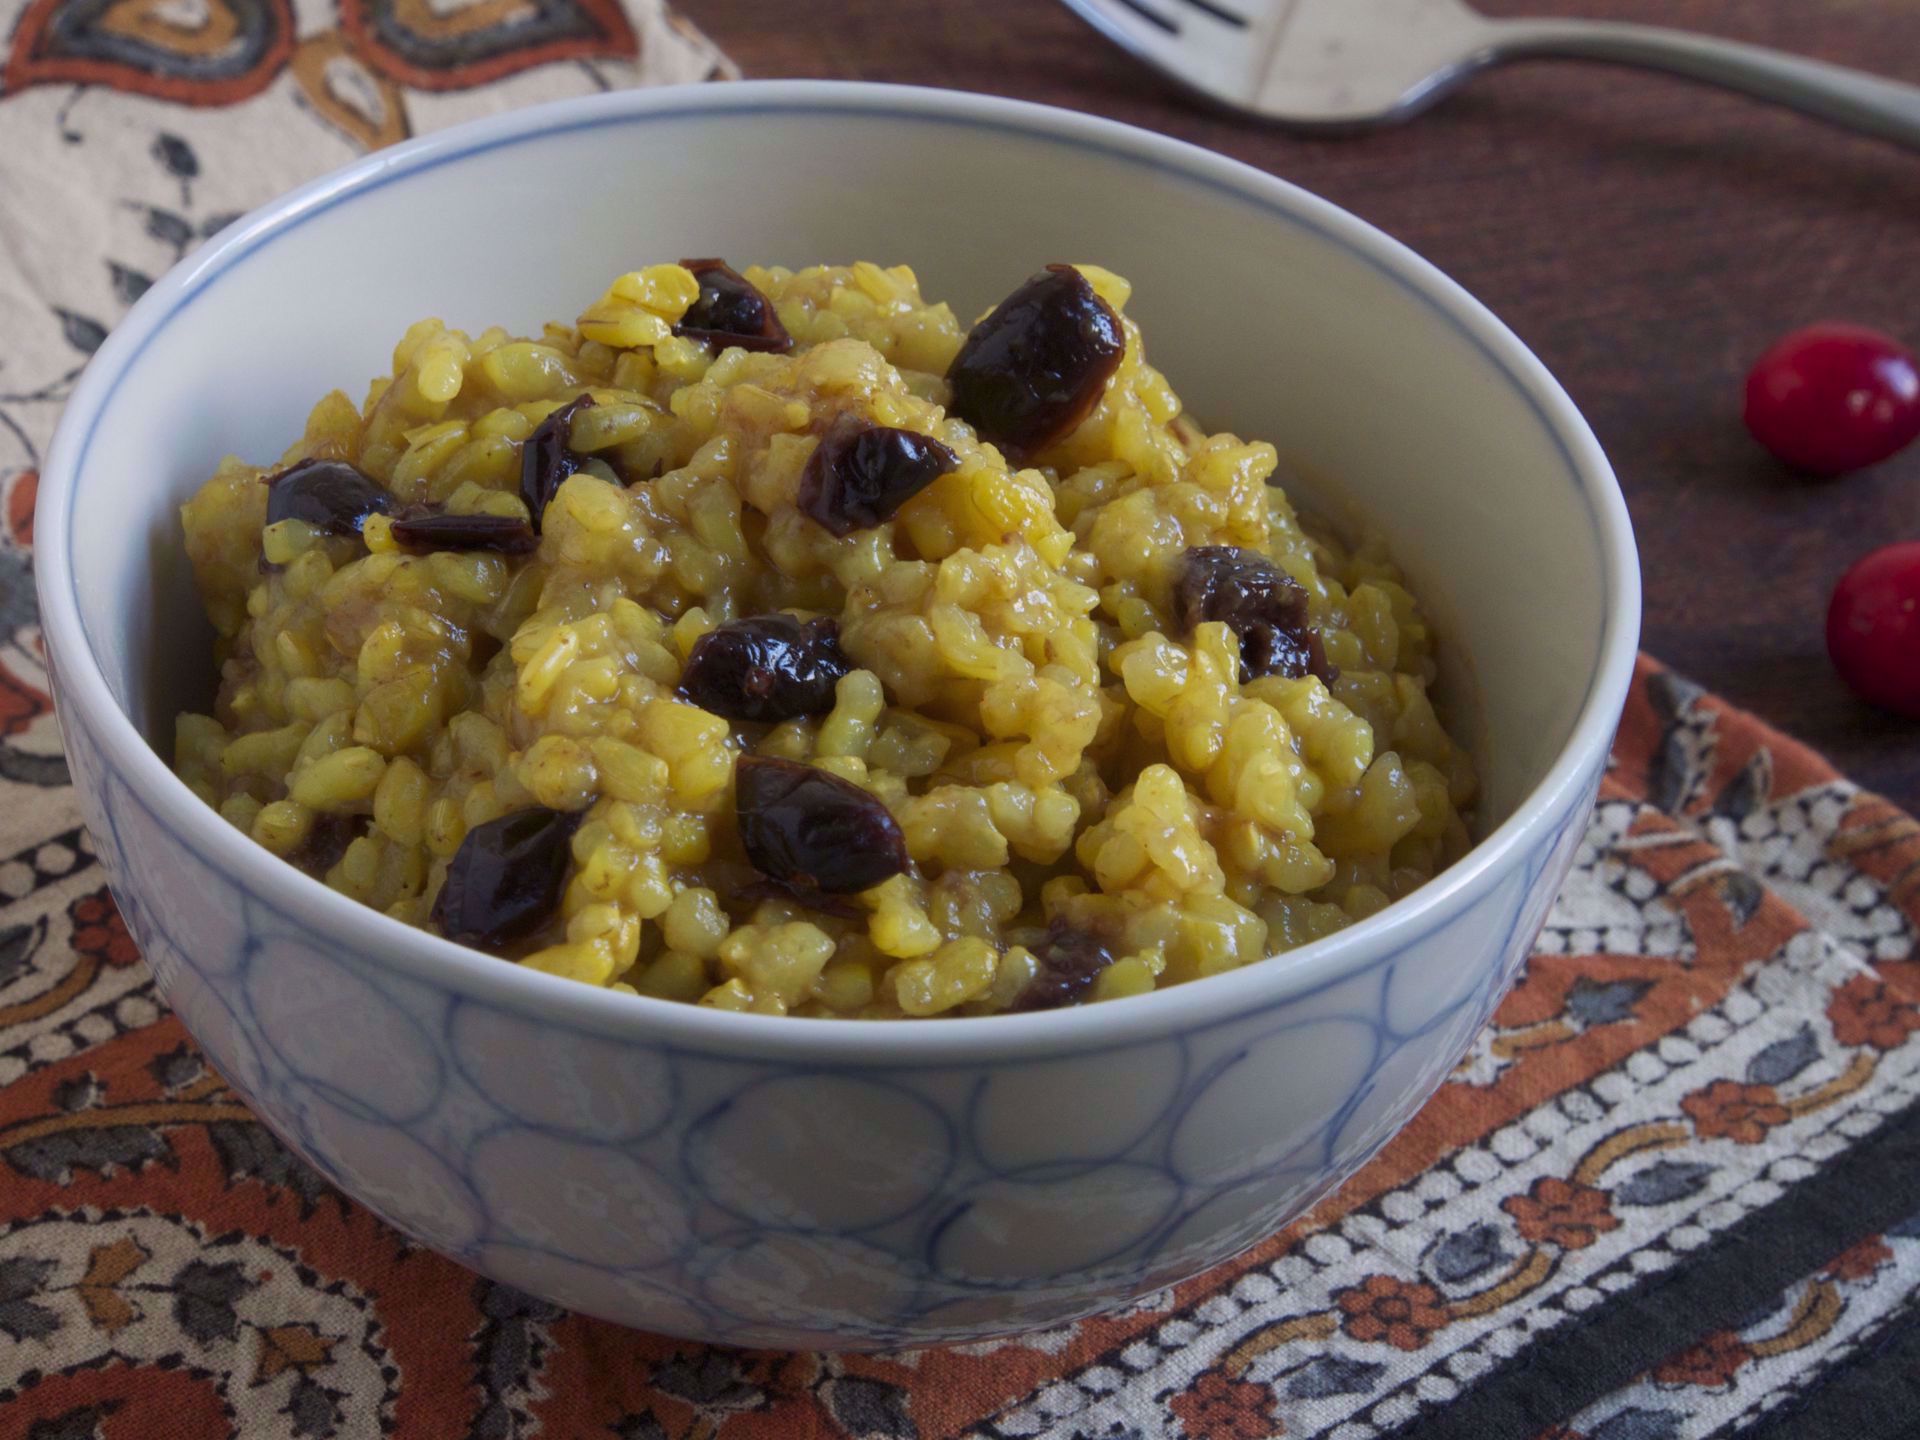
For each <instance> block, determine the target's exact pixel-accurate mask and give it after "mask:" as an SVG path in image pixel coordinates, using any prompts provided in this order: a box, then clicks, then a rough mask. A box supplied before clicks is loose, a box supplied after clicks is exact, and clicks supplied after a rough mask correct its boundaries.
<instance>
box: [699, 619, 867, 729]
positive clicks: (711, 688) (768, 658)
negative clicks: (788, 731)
mask: <svg viewBox="0 0 1920 1440" xmlns="http://www.w3.org/2000/svg"><path fill="white" fill-rule="evenodd" d="M852 669H853V662H852V661H850V660H848V659H847V657H846V655H845V654H843V653H842V652H841V649H840V625H839V622H837V621H834V620H826V619H821V620H807V621H800V620H796V619H794V618H793V616H791V615H754V616H751V617H749V618H747V619H745V620H729V621H727V622H726V623H725V624H724V625H719V626H716V627H715V628H713V629H712V630H709V631H708V632H707V633H706V634H705V635H702V636H701V637H700V638H699V639H698V640H697V641H695V642H694V646H693V649H692V651H691V652H690V653H689V654H688V655H687V668H686V670H685V671H684V672H682V674H681V676H680V693H681V694H682V695H685V696H686V697H687V699H689V700H691V701H692V702H693V703H694V704H696V705H698V706H699V707H700V708H701V709H702V710H710V711H712V712H713V713H714V714H715V715H724V716H725V717H726V718H727V719H729V720H758V721H766V722H769V723H774V724H777V723H778V722H780V721H782V720H791V719H793V718H794V717H795V716H796V715H819V714H822V713H824V712H826V711H828V710H831V709H832V708H833V687H834V686H835V685H837V684H838V683H839V682H840V677H841V676H843V675H845V674H847V673H848V672H849V671H850V670H852Z"/></svg>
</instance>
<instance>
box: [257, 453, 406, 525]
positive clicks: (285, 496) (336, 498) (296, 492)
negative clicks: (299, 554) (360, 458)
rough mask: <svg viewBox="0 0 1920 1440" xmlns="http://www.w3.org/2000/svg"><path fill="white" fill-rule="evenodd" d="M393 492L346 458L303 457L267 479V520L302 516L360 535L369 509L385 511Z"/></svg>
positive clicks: (375, 512)
mask: <svg viewBox="0 0 1920 1440" xmlns="http://www.w3.org/2000/svg"><path fill="white" fill-rule="evenodd" d="M392 508H393V497H392V496H391V495H389V494H387V492H386V491H385V490H382V489H381V488H380V482H379V481H378V480H375V479H374V478H373V477H372V476H371V475H369V474H367V473H366V472H365V471H364V470H361V469H359V468H357V467H356V466H353V465H349V464H348V463H347V462H346V461H344V460H302V461H300V462H299V463H298V464H297V465H291V466H289V467H288V468H287V469H285V470H282V471H281V472H280V473H279V474H278V475H275V476H274V477H273V478H272V479H271V480H269V481H268V482H267V523H268V524H269V525H273V524H277V523H278V522H279V521H282V520H301V521H304V522H305V523H306V524H308V525H311V526H312V527H313V528H314V529H316V530H318V531H319V532H320V533H321V534H323V535H358V534H359V533H360V527H361V526H363V525H365V524H366V523H367V516H369V515H385V514H386V513H387V512H388V511H389V510H391V509H392Z"/></svg>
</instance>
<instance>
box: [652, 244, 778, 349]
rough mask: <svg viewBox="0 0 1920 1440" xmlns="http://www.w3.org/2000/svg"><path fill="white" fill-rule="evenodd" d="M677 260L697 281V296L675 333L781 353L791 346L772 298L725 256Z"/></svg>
mask: <svg viewBox="0 0 1920 1440" xmlns="http://www.w3.org/2000/svg"><path fill="white" fill-rule="evenodd" d="M680 263H681V265H682V266H684V267H685V268H686V269H688V270H691V271H692V272H693V278H694V279H696V280H698V281H699V282H700V298H699V299H698V300H696V301H694V302H693V304H692V306H691V307H690V308H689V309H688V310H687V313H686V314H685V315H682V316H681V317H680V323H679V324H678V325H676V326H674V327H673V333H674V334H676V335H684V336H685V337H686V338H687V339H689V340H697V341H699V342H700V343H701V344H702V345H712V346H714V347H716V348H718V349H722V350H724V349H725V348H726V347H727V346H729V345H738V346H739V347H740V348H741V349H742V350H768V351H777V352H781V353H784V352H786V351H788V350H791V349H792V348H793V337H792V336H791V335H789V334H787V327H786V326H784V325H782V324H781V323H780V317H779V316H778V315H777V314H775V313H774V309H773V302H772V301H771V300H769V299H767V297H766V296H764V295H762V294H761V293H760V292H759V291H758V290H756V289H754V287H753V286H752V285H751V284H750V283H749V282H748V280H747V277H746V276H744V275H742V274H741V273H740V272H739V271H737V270H735V269H734V268H733V267H732V266H731V265H729V264H727V262H726V261H724V260H682V261H681V262H680Z"/></svg>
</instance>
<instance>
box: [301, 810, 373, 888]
mask: <svg viewBox="0 0 1920 1440" xmlns="http://www.w3.org/2000/svg"><path fill="white" fill-rule="evenodd" d="M366 833H367V817H366V816H365V815H327V814H321V815H316V816H314V817H313V828H312V829H311V830H309V831H308V832H307V838H306V841H305V843H303V844H302V845H301V846H300V848H299V849H298V850H295V851H294V852H293V853H292V854H291V855H289V856H288V857H287V858H288V859H289V860H291V861H292V862H293V863H294V864H295V865H298V866H299V867H300V868H301V869H302V870H304V871H306V872H307V873H308V874H309V875H318V876H322V877H324V876H325V875H326V873H327V871H329V870H331V869H332V868H333V867H334V866H336V865H338V864H339V863H340V857H341V856H342V855H345V854H346V853H347V846H349V845H351V844H352V843H353V842H354V841H355V840H357V839H359V838H360V837H361V836H362V835H364V834H366Z"/></svg>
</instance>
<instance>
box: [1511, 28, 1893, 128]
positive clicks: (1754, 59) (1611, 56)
mask: <svg viewBox="0 0 1920 1440" xmlns="http://www.w3.org/2000/svg"><path fill="white" fill-rule="evenodd" d="M1488 31H1489V35H1488V40H1489V42H1490V44H1489V49H1490V51H1491V52H1492V53H1491V57H1490V58H1497V59H1502V60H1506V59H1515V60H1518V59H1526V58H1534V57H1538V58H1542V59H1548V58H1553V59H1566V60H1601V61H1607V62H1610V63H1613V64H1618V65H1634V66H1639V67H1642V68H1646V69H1653V70H1665V71H1667V72H1668V73H1670V74H1674V75H1683V76H1685V77H1687V78H1688V79H1690V80H1703V81H1705V82H1707V83H1708V84H1710V85H1720V86H1724V87H1725V88H1727V89H1730V90H1738V91H1740V92H1741V93H1742V94H1745V95H1750V96H1752V97H1754V98H1755V99H1758V100H1770V101H1772V102H1774V103H1775V104H1778V105H1785V106H1788V107H1789V108H1791V109H1794V110H1798V111H1800V112H1802V113H1803V114H1807V115H1812V116H1815V117H1816V118H1818V119H1821V120H1826V121H1830V122H1831V123H1833V124H1835V125H1841V126H1845V127H1846V128H1847V129H1849V130H1858V131H1862V132H1864V133H1865V134H1868V135H1877V136H1879V137H1880V138H1881V139H1883V140H1892V141H1894V142H1895V143H1897V144H1901V145H1909V146H1913V147H1915V148H1917V149H1920V86H1914V85H1905V84H1902V83H1900V82H1899V81H1897V80H1883V79H1881V78H1880V77H1879V76H1877V75H1868V74H1865V73H1863V72H1862V71H1859V70H1849V69H1847V68H1846V67H1844V66H1840V65H1829V64H1827V63H1825V62H1824V61H1820V60H1806V59H1802V58H1801V57H1799V56H1797V55H1788V54H1785V53H1783V52H1781V51H1779V50H1769V49H1767V48H1765V47H1764V46H1760V45H1746V44H1742V43H1741V42H1739V41H1737V40H1719V39H1714V38H1711V37H1708V36H1704V35H1692V34H1687V33H1685V32H1683V31H1679V30H1668V29H1664V28H1662V27H1660V26H1655V25H1627V24H1616V23H1613V22H1610V21H1603V20H1501V21H1494V22H1491V23H1490V24H1489V25H1488Z"/></svg>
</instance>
